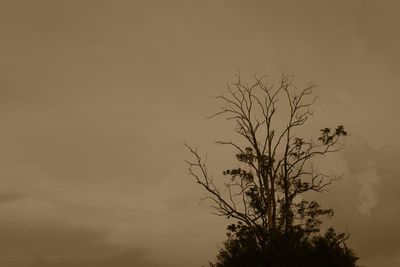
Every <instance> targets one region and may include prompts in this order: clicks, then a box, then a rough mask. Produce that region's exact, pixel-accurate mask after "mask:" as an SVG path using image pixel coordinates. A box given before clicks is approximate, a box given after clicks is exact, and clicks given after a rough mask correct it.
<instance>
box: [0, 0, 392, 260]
mask: <svg viewBox="0 0 400 267" xmlns="http://www.w3.org/2000/svg"><path fill="white" fill-rule="evenodd" d="M399 25H400V3H399V2H398V1H395V0H393V1H388V0H384V1H382V0H380V1H378V0H376V1H367V0H364V1H361V0H346V1H344V0H342V1H339V0H335V1H333V0H331V1H326V0H318V1H317V0H315V1H309V0H307V1H294V0H293V1H261V0H260V1H227V0H226V1H222V0H202V1H188V0H187V1H184V0H181V1H151V0H146V1H145V0H143V1H139V0H132V1H128V0H126V1H122V0H120V1H117V0H113V1H104V0H96V1H95V0H93V1H84V0H79V1H78V0H76V1H74V0H70V1H61V0H58V1H54V0H47V1H43V0H36V1H29V0H26V1H22V0H0V36H1V39H0V40H1V41H0V51H1V52H0V53H1V57H0V59H1V60H0V129H1V130H0V265H1V266H4V267H92V266H93V267H94V266H96V267H102V266H104V267H106V266H107V267H108V266H113V267H128V266H142V267H149V266H152V267H155V266H158V267H160V266H166V267H186V266H201V265H202V264H204V265H206V264H207V261H208V260H214V257H215V255H216V253H217V251H218V248H219V247H221V243H222V241H223V240H224V239H225V226H226V223H227V222H226V221H225V219H224V218H219V217H215V216H214V215H212V214H210V213H209V211H210V210H209V208H208V207H207V204H206V203H203V204H201V205H199V199H200V197H201V196H202V191H201V190H200V188H198V186H197V184H196V183H195V182H194V181H193V179H192V178H191V177H189V176H188V175H187V170H186V166H185V164H184V159H187V158H189V157H190V155H189V153H187V151H186V150H185V149H184V145H183V144H184V142H185V140H186V141H188V142H189V143H191V144H193V145H194V146H196V147H198V148H199V151H200V152H201V153H204V154H205V152H207V155H208V161H209V162H210V163H209V164H210V166H209V167H210V170H211V171H212V172H213V173H214V174H215V175H216V176H218V175H219V174H220V173H221V171H222V170H224V169H226V168H229V167H230V166H227V163H228V162H230V161H229V160H230V159H231V158H232V155H231V154H230V153H229V151H227V150H224V149H223V148H221V147H218V146H217V145H215V144H214V141H215V140H217V139H221V138H226V139H231V138H234V137H235V135H234V133H233V131H232V128H231V126H230V124H229V123H228V122H225V121H222V120H218V119H216V120H207V119H205V117H206V116H207V115H210V114H212V113H213V112H215V111H217V110H218V106H217V102H216V100H215V98H214V96H215V95H217V94H219V93H220V92H221V91H222V90H224V89H225V85H226V82H232V81H234V79H235V77H234V75H233V74H234V73H235V72H236V71H237V70H238V69H239V70H240V72H241V74H242V77H243V79H250V78H251V77H250V76H251V75H252V74H254V73H258V74H266V75H267V79H269V80H270V81H271V82H277V80H278V78H279V77H280V75H281V73H282V72H283V71H284V72H285V73H289V74H294V75H295V76H296V84H297V85H298V86H299V87H301V86H304V85H306V84H307V83H308V82H309V81H314V82H316V83H317V84H318V86H319V87H318V89H317V91H316V94H317V95H319V100H318V102H317V103H316V104H315V106H314V113H315V117H314V118H313V119H312V120H310V122H309V124H308V125H307V127H306V128H307V134H309V135H310V136H312V135H317V134H318V132H319V129H320V127H325V126H327V127H335V126H336V125H338V124H343V125H344V126H345V128H346V130H347V131H348V132H349V133H350V136H349V137H348V138H347V139H346V150H345V151H344V152H343V153H340V154H338V155H335V156H333V157H329V158H327V159H326V160H325V161H323V163H321V168H324V169H325V170H327V172H328V173H333V174H337V175H343V176H344V180H343V181H340V182H338V183H336V184H334V185H333V186H332V187H331V188H330V190H329V192H326V193H324V194H323V195H320V196H318V199H320V201H321V202H322V203H323V204H324V207H332V208H334V210H335V217H334V218H333V219H332V220H330V221H329V222H328V223H329V224H331V225H333V226H334V227H335V228H336V229H337V230H339V231H344V232H346V231H348V232H349V233H350V234H351V239H350V242H349V244H350V246H351V247H352V248H354V249H355V251H356V252H357V254H358V255H359V256H360V257H361V261H360V263H361V264H363V265H365V266H368V267H379V266H387V267H395V266H400V229H399V227H398V225H399V223H400V208H399V204H400V194H399V193H398V190H399V189H400V180H399V179H398V178H399V177H398V176H399V173H400V164H399V162H400V145H399V142H398V136H399V132H400V121H399V118H398V117H399V115H400V107H399V97H400V93H399V90H400V88H399V86H400V50H399V47H400V32H399Z"/></svg>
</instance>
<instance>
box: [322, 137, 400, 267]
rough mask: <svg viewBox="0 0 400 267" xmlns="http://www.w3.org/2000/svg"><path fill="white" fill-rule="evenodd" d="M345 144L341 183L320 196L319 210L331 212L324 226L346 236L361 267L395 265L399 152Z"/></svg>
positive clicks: (355, 141) (399, 246)
mask: <svg viewBox="0 0 400 267" xmlns="http://www.w3.org/2000/svg"><path fill="white" fill-rule="evenodd" d="M348 141H349V143H348V146H347V147H346V150H345V153H344V156H343V158H342V160H344V161H345V162H346V163H347V164H346V165H347V170H344V171H345V175H344V180H343V181H340V182H338V183H336V184H335V185H333V186H332V188H331V189H330V191H329V192H327V193H326V194H325V193H324V194H322V195H320V199H321V202H322V203H323V204H324V206H326V207H332V208H333V209H334V211H335V216H334V218H333V220H332V221H329V224H331V225H333V226H334V227H335V228H336V229H337V230H338V231H344V232H345V231H348V232H349V233H350V234H351V238H350V240H349V244H350V246H351V247H352V248H354V249H355V251H356V253H357V255H358V256H360V264H362V265H366V266H371V267H372V266H399V264H400V257H399V256H398V255H400V243H399V242H398V241H399V240H400V230H399V228H398V225H399V224H400V210H399V209H398V204H399V202H400V195H399V192H398V191H399V188H400V180H399V179H398V174H399V173H400V165H399V164H398V162H400V150H399V149H397V148H393V147H389V146H387V147H380V148H375V147H373V146H372V145H371V144H370V143H368V142H366V141H364V140H362V139H360V138H357V137H351V138H350V140H348ZM331 164H332V165H335V164H336V162H331ZM378 262H380V263H381V264H377V263H378ZM383 263H384V264H383Z"/></svg>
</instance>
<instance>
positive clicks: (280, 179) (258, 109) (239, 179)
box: [186, 74, 354, 266]
mask: <svg viewBox="0 0 400 267" xmlns="http://www.w3.org/2000/svg"><path fill="white" fill-rule="evenodd" d="M236 77H237V81H236V82H235V83H233V84H228V86H227V91H226V93H225V94H221V95H219V96H217V99H219V100H220V101H221V102H222V105H221V106H220V107H221V110H220V111H219V112H217V113H215V114H213V115H212V116H211V117H210V118H214V117H221V116H222V117H225V118H226V119H227V120H230V121H233V122H234V125H235V128H234V129H235V132H236V133H237V134H238V135H239V136H240V137H241V141H238V142H234V141H226V140H225V141H217V142H216V143H218V144H220V145H224V146H231V147H233V149H234V150H235V151H236V152H235V156H236V159H237V161H238V162H239V166H240V167H238V168H232V169H227V170H224V171H223V173H222V174H223V178H224V179H223V181H224V184H223V187H222V188H221V187H219V186H218V185H217V184H216V183H215V182H214V181H215V180H214V178H213V177H212V176H211V175H209V173H208V171H207V167H206V161H205V160H203V159H202V157H201V156H200V154H199V152H198V151H197V150H196V149H194V148H193V147H192V146H190V145H188V144H186V147H187V148H188V149H189V151H190V152H191V154H192V155H193V156H194V161H186V162H187V164H188V170H189V174H190V175H191V176H193V177H194V178H195V180H196V181H197V183H198V184H200V185H201V186H202V187H203V189H204V190H205V191H206V193H207V195H206V197H205V198H203V200H210V201H211V203H212V204H211V207H212V208H213V213H215V214H217V215H219V216H225V217H226V218H228V219H230V218H233V219H236V220H237V221H238V223H237V224H232V225H231V226H230V227H231V228H228V230H229V234H231V236H229V238H228V241H227V242H226V243H225V245H226V250H225V252H228V251H229V252H233V251H235V249H236V250H237V249H238V247H241V246H242V247H246V250H245V251H243V250H237V252H240V253H242V254H243V255H246V257H247V256H249V255H251V257H253V258H257V257H256V256H255V255H258V256H260V255H263V254H265V253H266V251H269V250H270V249H271V248H272V247H271V244H272V243H274V242H275V241H276V240H279V239H282V238H283V237H284V238H289V237H290V238H289V239H290V240H291V241H293V242H294V243H296V242H300V243H301V242H306V241H307V242H306V243H307V244H306V243H301V244H302V245H304V246H305V247H307V246H308V247H310V246H311V247H314V248H316V244H319V243H318V242H317V240H325V241H326V242H328V243H329V242H331V241H332V238H331V239H329V238H326V237H325V239H324V238H323V237H321V236H319V235H318V233H319V229H320V224H321V222H322V221H321V219H320V217H321V216H322V215H327V216H328V217H329V216H332V215H333V211H332V210H331V209H322V208H321V207H320V205H319V204H318V203H317V202H316V201H308V200H306V199H305V195H306V193H308V192H312V191H314V192H323V191H324V190H325V189H326V187H327V186H329V185H330V184H331V183H332V182H333V181H335V180H337V179H338V178H337V177H330V176H328V175H326V174H324V173H321V172H319V171H318V169H317V168H315V167H314V166H313V164H312V162H313V159H315V158H317V157H320V156H324V155H326V154H329V153H334V152H338V151H339V150H341V149H343V144H342V143H341V139H342V138H343V137H344V136H346V135H347V133H346V131H345V130H344V127H343V126H342V125H339V126H337V127H336V128H334V129H331V128H323V129H321V130H320V134H319V138H318V139H317V140H313V139H312V138H311V139H308V140H306V139H305V138H302V137H299V136H297V135H296V130H297V128H299V127H300V126H303V125H304V124H305V123H306V122H307V120H308V119H309V118H310V117H311V116H312V115H313V114H312V111H311V110H310V108H311V106H312V104H313V103H314V102H315V101H316V97H315V96H314V95H313V89H314V88H315V84H309V85H308V86H306V87H305V88H304V89H300V90H299V89H297V88H296V86H295V85H294V83H293V82H294V77H293V76H288V75H283V76H282V78H281V80H280V82H279V84H278V86H274V85H273V84H269V83H267V82H266V81H265V79H264V77H257V76H254V77H253V80H252V82H251V83H247V82H243V81H242V80H241V77H240V75H239V74H238V75H236ZM278 100H281V101H280V102H279V103H278ZM278 104H280V106H278ZM278 111H282V112H281V113H278ZM285 111H286V114H285ZM282 116H286V120H285V123H283V124H282ZM237 229H240V231H236V230H237ZM333 233H334V232H333ZM332 236H333V235H331V237H332ZM318 237H319V238H322V239H318ZM274 240H275V241H274ZM340 240H342V239H340ZM342 241H343V240H342ZM275 243H276V242H275ZM340 243H341V244H343V243H344V241H343V242H340ZM244 244H246V246H243V245H244ZM250 244H252V245H250ZM304 246H303V247H304ZM235 247H236V248H235ZM300 247H302V246H299V248H300ZM342 248H343V247H342ZM287 249H289V248H287ZM222 252H223V251H221V253H222ZM221 253H220V255H219V256H220V257H224V256H223V255H222V254H223V253H222V254H221ZM249 253H250V254H249ZM253 254H254V255H253ZM353 256H354V255H353ZM231 259H232V258H231ZM221 266H241V265H221ZM243 266H250V265H243ZM257 266H258V265H257ZM268 266H269V265H268ZM271 266H275V265H271ZM284 266H285V265H284ZM288 266H291V265H288Z"/></svg>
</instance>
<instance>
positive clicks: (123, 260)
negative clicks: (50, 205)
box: [0, 221, 160, 267]
mask: <svg viewBox="0 0 400 267" xmlns="http://www.w3.org/2000/svg"><path fill="white" fill-rule="evenodd" d="M0 228H1V229H2V231H1V233H0V265H1V266H10V267H11V266H15V267H53V266H54V267H55V266H57V267H91V266H93V267H94V266H99V267H101V266H113V267H114V266H115V267H127V266H143V267H150V266H151V267H156V266H160V265H158V264H157V263H156V262H154V261H152V260H151V259H149V251H148V250H146V249H144V248H133V247H129V246H125V245H119V244H111V243H108V242H107V238H108V234H107V232H105V231H103V232H102V231H97V230H93V229H90V228H87V227H83V226H76V225H70V224H65V223H60V222H25V223H23V222H11V221H2V222H0Z"/></svg>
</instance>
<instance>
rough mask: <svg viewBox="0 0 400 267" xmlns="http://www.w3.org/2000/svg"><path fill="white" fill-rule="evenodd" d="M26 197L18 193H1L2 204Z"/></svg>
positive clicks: (0, 202) (0, 201)
mask: <svg viewBox="0 0 400 267" xmlns="http://www.w3.org/2000/svg"><path fill="white" fill-rule="evenodd" d="M23 199H25V197H24V196H23V195H21V194H18V193H0V205H1V204H8V203H11V202H15V201H19V200H23Z"/></svg>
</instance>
